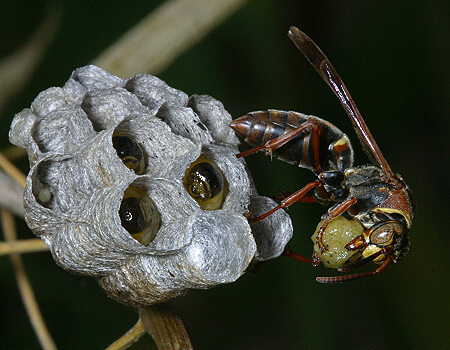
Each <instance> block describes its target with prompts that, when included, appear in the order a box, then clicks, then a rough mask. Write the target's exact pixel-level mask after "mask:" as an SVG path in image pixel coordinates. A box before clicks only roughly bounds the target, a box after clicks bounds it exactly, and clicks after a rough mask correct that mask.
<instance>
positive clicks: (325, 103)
mask: <svg viewBox="0 0 450 350" xmlns="http://www.w3.org/2000/svg"><path fill="white" fill-rule="evenodd" d="M38 3H39V2H36V1H9V2H2V5H0V6H1V7H0V8H1V11H0V16H1V17H0V19H1V20H0V26H1V32H0V36H1V37H0V39H1V40H0V54H1V56H2V57H3V56H5V55H7V54H8V53H11V52H12V51H13V50H14V49H15V48H17V47H18V46H19V45H20V44H21V43H23V42H24V41H25V40H26V39H27V38H28V37H29V35H30V34H31V32H32V31H33V28H35V27H36V25H37V24H38V22H39V20H40V19H41V18H42V16H43V13H44V5H41V4H38ZM159 3H161V1H147V2H146V3H145V5H141V4H139V3H138V2H131V1H126V2H125V1H92V2H86V1H64V2H63V4H64V13H63V18H62V23H61V27H60V30H59V32H58V34H57V36H56V38H55V40H54V42H53V43H52V44H51V46H50V48H49V50H48V51H47V53H46V56H45V58H44V60H43V62H42V64H41V65H40V66H39V68H38V70H37V72H36V74H35V75H34V77H33V79H32V81H31V82H30V83H29V84H28V85H27V88H26V89H25V90H24V91H23V92H22V93H21V94H20V95H19V96H17V97H16V98H14V99H13V100H11V101H10V104H9V105H8V106H7V109H6V110H5V111H4V113H3V114H2V116H1V123H2V124H1V129H0V132H1V135H0V147H2V148H3V147H6V146H7V145H8V139H7V133H8V129H9V123H10V122H11V119H12V117H13V115H14V113H16V112H18V111H20V110H22V109H23V108H25V107H28V106H29V105H30V103H31V102H32V100H33V99H34V98H35V97H36V95H37V94H38V93H39V92H40V91H42V90H44V89H46V88H48V87H50V86H55V85H56V86H61V85H62V84H64V82H65V81H66V80H67V78H68V77H69V75H70V73H71V71H72V70H73V69H75V68H77V67H79V66H83V65H85V64H87V63H89V62H90V61H91V60H93V59H94V58H95V57H96V56H97V55H98V54H99V53H100V52H102V50H103V49H105V48H106V47H107V46H108V45H110V44H111V43H112V42H114V41H115V40H116V39H117V38H118V37H119V36H120V35H121V34H123V33H124V32H125V31H126V30H127V29H128V28H130V27H131V26H133V25H134V24H135V23H137V21H138V20H140V19H141V18H143V17H144V16H145V15H146V14H147V13H149V12H150V11H152V10H153V9H154V8H155V7H156V6H157V5H158V4H159ZM449 7H450V5H449V2H448V1H439V0H435V1H429V2H428V1H427V2H426V1H406V0H398V1H392V0H385V1H365V2H363V1H285V0H258V1H256V0H254V1H250V2H249V4H248V5H247V6H246V7H244V8H243V9H242V10H241V11H239V12H238V13H236V14H235V15H234V16H233V17H232V18H230V19H229V20H228V21H226V22H225V23H224V24H222V25H220V26H219V27H218V28H217V29H215V30H214V31H213V32H211V33H210V34H209V35H208V36H207V37H206V39H205V40H203V41H202V42H201V43H200V44H199V45H197V46H195V47H194V48H192V49H191V50H190V51H189V52H186V53H185V54H184V55H183V56H181V57H180V58H178V59H177V61H176V62H175V63H174V64H173V65H172V66H171V67H170V68H169V69H167V70H166V71H164V72H163V73H162V74H160V77H161V78H162V79H164V80H165V81H166V82H167V83H168V84H169V85H170V86H173V87H175V88H178V89H181V90H183V91H185V92H187V93H188V94H194V93H197V94H209V95H212V96H213V97H215V98H217V99H219V100H221V101H222V102H223V103H224V105H225V107H226V108H227V109H228V111H229V112H230V113H231V114H232V115H233V116H234V117H238V116H240V115H242V114H244V113H246V112H249V111H253V110H260V109H267V108H276V109H282V110H295V111H299V112H303V113H307V114H314V115H317V116H320V117H322V118H324V119H326V120H329V121H330V122H332V123H334V124H336V125H338V126H339V127H340V128H341V129H342V130H344V131H345V132H346V133H347V134H348V135H349V137H350V138H351V139H352V141H353V145H354V148H355V150H356V152H357V162H356V163H357V164H364V163H366V162H367V159H366V158H365V156H364V154H363V153H362V151H361V148H360V146H359V144H358V143H357V139H356V137H355V134H354V132H353V130H352V128H351V125H350V122H349V120H348V118H347V117H346V115H345V113H344V111H343V110H342V109H341V107H340V104H339V103H338V102H337V100H336V98H335V97H334V96H333V94H332V93H331V91H329V89H328V87H327V86H326V85H325V84H324V83H323V81H322V80H321V78H320V77H319V76H318V75H317V74H316V73H315V71H314V70H313V69H312V68H311V67H310V66H309V65H308V63H307V62H306V60H305V59H304V58H303V57H302V55H301V54H300V53H299V52H298V51H297V49H296V48H295V47H294V45H293V44H292V43H291V41H290V40H289V39H288V38H287V36H286V33H287V31H288V29H289V26H291V25H296V26H298V27H299V28H300V29H302V30H303V31H305V32H306V33H307V34H309V35H310V36H311V37H312V38H313V39H314V41H315V42H316V43H318V44H319V46H320V47H321V48H322V49H323V50H324V51H325V53H326V54H327V56H328V57H329V58H330V60H331V61H332V62H333V64H334V66H335V67H336V69H337V71H338V72H339V74H340V75H341V77H342V78H343V80H344V81H345V82H346V85H347V87H348V88H349V90H350V92H351V93H352V95H353V98H354V99H355V101H356V102H357V104H358V106H359V109H360V110H361V112H362V114H363V116H364V117H365V119H366V121H367V123H368V125H369V127H370V128H371V130H372V133H373V134H374V136H375V137H376V139H377V141H378V144H379V146H380V148H381V149H382V151H383V153H384V155H385V157H386V158H387V160H388V161H389V162H390V165H391V167H392V168H393V169H394V171H396V172H399V173H401V174H402V175H403V177H404V178H405V179H406V181H407V182H408V184H409V185H410V187H411V188H412V189H413V191H414V193H415V196H416V200H417V207H418V208H417V213H416V214H417V216H416V220H415V223H414V226H413V229H412V230H411V232H410V240H411V250H410V252H409V254H408V256H407V257H406V258H405V259H404V260H403V261H401V262H400V263H399V264H398V265H394V266H391V267H390V268H388V269H387V270H386V271H385V272H384V273H383V274H382V275H379V276H375V277H372V278H367V279H363V280H358V281H352V282H348V283H344V284H342V285H321V284H319V283H317V282H315V280H314V278H315V277H316V276H320V275H334V274H336V272H335V271H333V270H326V269H324V268H323V267H319V268H315V269H314V268H312V267H311V266H309V265H308V264H304V263H300V262H297V261H294V260H290V259H287V258H279V259H276V260H274V261H271V262H268V263H266V264H265V265H264V266H263V267H262V268H261V269H260V271H259V272H258V273H256V274H247V275H245V276H243V277H242V278H241V279H239V280H238V281H237V282H236V283H233V284H230V285H224V286H220V287H217V288H214V289H211V290H207V291H193V292H190V293H189V294H188V295H187V296H186V297H183V298H179V299H178V300H176V307H177V310H178V311H179V312H180V314H181V315H182V317H183V319H184V321H185V323H186V327H187V328H188V331H189V333H190V336H191V338H192V341H193V343H194V345H195V346H196V348H197V349H362V348H364V349H380V348H383V349H438V348H445V346H446V345H447V344H448V333H449V316H448V314H449V294H448V293H449V272H448V271H449V270H448V266H449V244H450V239H449V234H448V229H449V227H448V226H449V220H448V209H447V208H448V203H449V194H450V193H449V192H450V191H449V185H448V182H449V178H450V176H449V175H450V174H449V166H448V159H449V156H448V154H449V153H448V152H449V151H450V147H449V142H448V134H449V130H450V115H449V101H450V98H449V94H450V86H449V81H450V70H449V63H448V62H449V58H450V56H449V50H450V42H449V33H450V16H449ZM131 54H132V53H131V52H130V55H131ZM22 164H23V167H22V169H23V170H24V171H26V161H24V162H23V163H22ZM248 164H249V166H250V168H251V170H252V173H253V175H254V178H255V181H256V185H257V188H258V189H259V192H260V193H262V194H265V195H274V194H276V193H277V191H278V190H286V191H294V190H296V189H299V188H300V187H302V186H303V185H304V184H305V183H307V182H308V181H310V180H311V179H312V178H313V177H312V174H311V173H309V172H308V171H307V170H304V169H298V168H296V167H294V166H290V165H287V164H284V163H282V162H280V161H277V160H274V161H272V162H271V161H270V159H269V158H264V157H263V155H262V154H258V155H254V156H252V157H249V158H248ZM324 211H325V208H323V207H321V206H319V205H317V204H296V205H294V206H293V207H291V208H290V210H289V213H290V214H291V216H292V218H293V221H294V227H295V234H294V238H293V240H292V241H291V244H290V245H291V247H292V248H294V249H296V250H297V251H299V252H301V253H303V254H305V255H310V253H311V251H312V243H311V241H310V239H309V236H310V235H311V234H312V232H313V231H314V228H315V226H316V224H317V223H318V221H319V218H320V216H321V215H322V214H323V213H324ZM20 231H21V238H26V237H28V238H29V237H31V233H30V232H29V230H28V229H27V228H26V227H25V225H24V224H23V223H22V224H21V226H20ZM24 260H25V263H26V265H27V268H28V272H29V275H30V278H31V280H32V283H33V286H34V288H35V292H36V295H37V298H38V301H39V303H40V306H41V309H42V311H43V314H44V316H45V318H46V321H47V322H48V326H49V328H50V331H51V332H52V334H53V336H54V338H55V341H56V343H57V345H58V347H59V348H60V349H100V348H104V347H105V346H107V345H108V344H109V343H111V342H112V341H113V340H115V339H116V338H117V337H119V336H120V335H122V334H123V333H124V332H125V331H126V330H127V329H128V328H130V327H131V326H132V325H133V324H134V322H135V321H136V319H137V315H136V314H135V312H134V311H133V310H132V309H130V308H127V307H124V306H122V305H120V304H118V303H116V302H114V301H112V300H110V299H108V298H107V297H106V295H105V294H104V293H103V291H102V290H101V289H100V288H99V287H98V286H97V285H96V283H95V281H94V280H92V279H89V278H86V277H80V276H74V275H71V274H69V273H66V272H65V271H63V270H62V269H60V268H59V267H57V266H56V265H55V264H54V263H53V262H52V260H51V257H50V255H49V254H48V253H39V254H32V255H26V256H24ZM374 267H375V265H373V266H370V268H374ZM0 281H1V282H0V283H1V286H0V348H1V349H34V348H37V347H38V343H37V341H36V338H35V335H34V334H33V331H32V329H31V326H30V324H29V321H28V319H27V316H26V314H25V311H24V308H23V306H22V304H21V300H20V296H19V294H18V290H17V287H16V282H15V280H14V275H13V272H12V268H11V265H10V262H9V259H8V258H7V257H1V258H0ZM153 346H154V345H153V344H152V341H151V339H150V337H148V336H147V337H145V340H144V339H143V340H141V341H140V342H139V343H138V344H136V345H135V346H134V348H133V349H144V348H146V349H148V348H150V349H152V348H153Z"/></svg>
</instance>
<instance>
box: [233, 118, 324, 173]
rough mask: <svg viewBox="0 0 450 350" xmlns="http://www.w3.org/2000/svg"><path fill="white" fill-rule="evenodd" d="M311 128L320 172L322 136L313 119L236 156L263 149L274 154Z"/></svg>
mask: <svg viewBox="0 0 450 350" xmlns="http://www.w3.org/2000/svg"><path fill="white" fill-rule="evenodd" d="M308 128H311V136H312V140H313V148H314V162H315V168H316V171H317V172H320V165H319V155H320V154H319V147H320V137H319V125H318V124H317V123H315V122H312V121H307V122H304V123H303V124H302V125H300V126H299V127H298V128H295V129H293V130H291V131H289V132H287V133H286V134H284V135H281V136H279V137H277V138H275V139H273V140H269V141H267V142H266V143H265V144H264V145H261V146H258V147H254V148H251V149H249V150H247V151H244V152H241V153H239V154H237V155H236V157H238V158H241V157H246V156H249V155H250V154H253V153H256V152H258V151H261V150H263V149H264V150H265V151H266V154H270V155H272V153H273V151H275V150H277V149H278V148H280V147H281V146H283V145H285V144H286V143H288V142H289V141H291V140H292V139H293V138H294V137H296V136H298V135H299V134H300V133H301V132H302V131H304V130H306V129H308Z"/></svg>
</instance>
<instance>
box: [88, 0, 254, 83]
mask: <svg viewBox="0 0 450 350" xmlns="http://www.w3.org/2000/svg"><path fill="white" fill-rule="evenodd" d="M247 1H248V0H171V1H166V2H164V3H163V4H162V5H161V6H160V7H159V8H157V9H156V10H154V11H153V12H152V13H151V14H150V15H148V16H147V17H146V18H144V19H143V20H142V21H141V22H140V23H138V24H137V25H136V26H135V27H134V28H132V29H131V30H130V31H129V32H127V33H126V34H125V35H124V36H122V37H121V38H120V39H119V40H117V41H116V42H115V43H114V45H112V46H111V47H109V48H108V49H106V50H105V51H104V52H103V53H102V54H101V55H100V56H99V57H98V58H97V59H96V60H94V62H93V64H95V65H97V66H99V67H101V68H103V69H105V70H107V71H109V72H111V73H113V74H115V75H118V76H120V77H122V78H128V77H130V76H133V75H135V74H137V73H151V74H158V73H159V72H161V71H162V70H163V69H164V68H166V67H167V66H169V65H170V64H171V63H172V62H173V61H174V60H175V58H176V57H177V56H179V55H180V54H181V53H182V52H183V51H185V50H187V49H188V48H189V47H191V46H193V45H194V44H195V43H197V42H199V41H200V40H201V39H202V38H203V37H204V36H206V34H208V33H209V32H210V31H211V30H212V28H214V27H216V26H217V25H218V24H219V23H221V22H222V21H224V20H225V19H226V18H228V17H229V16H230V15H231V14H233V13H234V12H235V11H237V10H238V9H239V8H240V7H242V6H243V5H244V4H245V3H246V2H247Z"/></svg>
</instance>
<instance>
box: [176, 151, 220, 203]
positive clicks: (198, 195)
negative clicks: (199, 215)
mask: <svg viewBox="0 0 450 350" xmlns="http://www.w3.org/2000/svg"><path fill="white" fill-rule="evenodd" d="M183 183H184V187H185V189H186V191H187V192H188V193H189V195H190V196H191V197H192V198H194V199H195V200H196V202H197V203H198V204H199V205H200V208H202V209H203V210H216V209H219V208H220V207H221V206H222V203H223V199H224V192H225V181H224V177H223V174H222V171H221V170H220V169H219V167H218V166H217V165H216V163H214V162H213V161H212V160H210V159H208V158H206V157H204V156H200V157H199V158H198V159H197V160H196V161H195V162H193V163H192V164H191V166H190V167H189V168H188V169H187V170H186V173H185V175H184V178H183Z"/></svg>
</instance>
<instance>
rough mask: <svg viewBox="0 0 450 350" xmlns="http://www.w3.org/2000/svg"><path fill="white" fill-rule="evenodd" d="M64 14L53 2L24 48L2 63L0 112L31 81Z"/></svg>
mask: <svg viewBox="0 0 450 350" xmlns="http://www.w3.org/2000/svg"><path fill="white" fill-rule="evenodd" d="M61 14H62V6H60V4H59V3H58V2H56V1H51V4H50V5H49V7H48V9H47V13H46V14H45V17H44V19H43V20H42V22H41V24H40V25H39V27H38V28H36V30H35V31H34V33H33V36H32V37H31V38H30V39H29V41H27V42H26V43H25V45H24V46H23V47H21V48H20V49H19V50H17V51H16V52H14V53H13V54H12V55H10V56H8V57H6V58H4V59H3V60H1V61H0V110H1V109H2V108H3V107H4V106H5V104H6V103H7V102H8V100H9V99H10V98H11V97H12V96H14V95H16V94H17V93H18V92H19V91H20V90H21V89H22V88H23V87H24V86H25V84H26V82H27V81H28V80H29V79H30V77H31V75H32V74H33V73H34V71H35V70H36V68H37V66H38V63H39V62H40V61H41V59H42V57H44V52H45V50H46V49H47V47H48V45H49V44H50V42H51V41H52V39H53V37H54V35H55V33H56V30H57V29H58V25H59V20H60V18H61Z"/></svg>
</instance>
